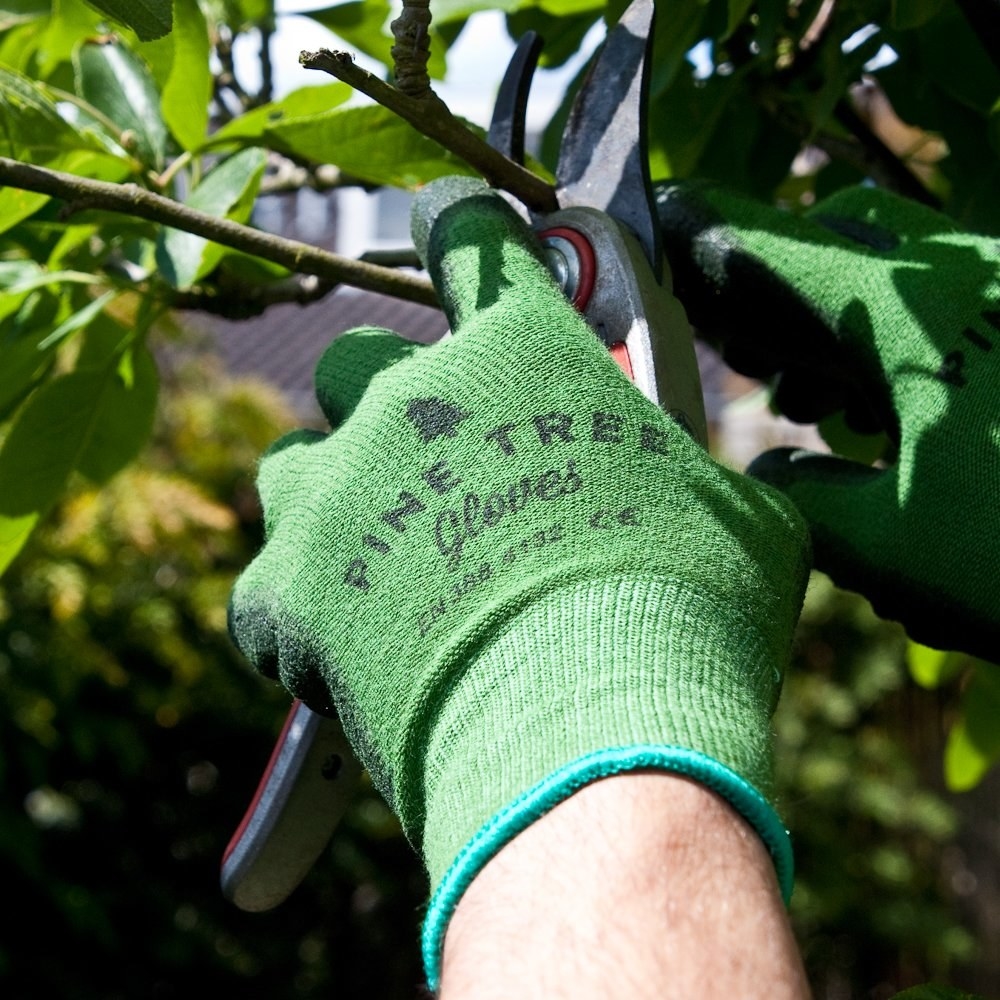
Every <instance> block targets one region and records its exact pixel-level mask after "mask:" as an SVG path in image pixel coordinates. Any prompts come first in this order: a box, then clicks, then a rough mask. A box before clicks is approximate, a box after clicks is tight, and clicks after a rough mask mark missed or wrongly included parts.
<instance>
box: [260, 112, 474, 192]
mask: <svg viewBox="0 0 1000 1000" xmlns="http://www.w3.org/2000/svg"><path fill="white" fill-rule="evenodd" d="M265 134H266V136H267V138H268V139H269V140H270V141H271V142H273V143H274V145H275V147H276V148H278V149H281V150H283V151H284V152H287V153H289V154H291V155H294V156H302V157H305V158H306V159H308V160H312V161H313V162H315V163H332V164H334V165H336V166H338V167H340V168H341V169H342V170H344V171H346V172H347V173H349V174H352V175H354V176H355V177H358V178H360V179H362V180H365V181H370V182H371V183H373V184H388V185H391V186H393V187H401V188H409V189H414V188H417V187H419V186H420V185H422V184H426V183H427V182H428V181H430V180H433V179H434V178H435V177H442V176H444V175H446V174H467V175H469V174H473V173H474V171H473V170H472V169H471V168H470V167H469V166H468V164H466V163H465V162H464V161H463V160H461V159H459V158H458V157H457V156H454V155H453V154H451V153H449V152H447V151H446V150H445V149H443V148H442V147H441V146H439V145H438V144H437V143H436V142H434V141H433V140H432V139H428V138H427V137H426V136H423V135H421V134H420V133H419V132H418V131H417V130H416V129H414V128H412V127H411V126H410V125H407V124H406V123H405V122H403V121H401V120H400V119H399V118H397V117H396V115H394V114H393V113H392V112H391V111H389V110H388V109H387V108H382V107H376V106H370V107H362V108H346V109H345V110H343V111H334V112H332V113H330V114H327V115H317V116H316V117H315V118H312V119H310V118H301V119H298V120H296V121H291V122H285V123H282V122H279V123H278V124H276V125H272V126H271V127H270V128H268V129H267V131H266V133H265Z"/></svg>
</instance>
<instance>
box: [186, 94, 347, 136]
mask: <svg viewBox="0 0 1000 1000" xmlns="http://www.w3.org/2000/svg"><path fill="white" fill-rule="evenodd" d="M353 92H354V91H353V89H352V88H351V87H350V86H349V85H348V84H346V83H328V84H322V85H320V86H318V87H300V88H299V89H298V90H293V91H292V92H291V93H290V94H287V95H286V96H285V97H283V98H282V99H281V100H280V101H272V102H271V103H270V104H264V105H262V106H261V107H259V108H254V109H253V110H252V111H248V112H246V113H245V114H242V115H239V116H238V117H237V118H234V119H233V120H232V121H230V122H226V124H225V125H223V126H222V128H220V129H219V130H218V131H217V132H214V133H213V134H212V135H211V136H209V137H208V139H207V140H206V141H205V143H204V148H206V149H208V148H211V147H214V146H221V145H226V144H228V143H230V142H239V143H240V144H244V143H245V144H248V145H250V144H254V143H263V142H264V138H265V133H266V132H267V130H268V129H269V128H270V127H271V126H273V125H276V124H278V123H279V122H282V123H285V124H287V123H288V122H292V121H295V120H296V119H298V118H313V117H315V116H316V115H321V114H323V113H325V112H327V111H331V110H333V109H334V108H336V107H337V106H338V105H340V104H343V103H344V102H345V101H346V100H348V99H349V98H350V96H351V95H352V94H353Z"/></svg>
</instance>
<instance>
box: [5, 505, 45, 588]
mask: <svg viewBox="0 0 1000 1000" xmlns="http://www.w3.org/2000/svg"><path fill="white" fill-rule="evenodd" d="M39 516H40V515H38V514H24V515H22V516H21V517H7V516H6V515H5V514H0V574H2V573H5V572H6V570H7V567H8V566H9V565H10V564H11V562H13V560H14V558H15V556H16V555H17V554H18V552H20V551H21V549H23V548H24V544H25V542H27V540H28V539H29V538H30V537H31V533H32V531H34V530H35V525H36V524H37V523H38V519H39Z"/></svg>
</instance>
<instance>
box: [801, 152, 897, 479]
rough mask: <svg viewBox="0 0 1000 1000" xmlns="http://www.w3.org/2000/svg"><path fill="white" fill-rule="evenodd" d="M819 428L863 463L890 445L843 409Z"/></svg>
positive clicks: (835, 448) (840, 451) (837, 448)
mask: <svg viewBox="0 0 1000 1000" xmlns="http://www.w3.org/2000/svg"><path fill="white" fill-rule="evenodd" d="M786 166H787V164H786ZM817 430H818V431H819V434H820V437H822V438H823V440H824V441H825V442H826V443H827V444H828V445H829V446H830V450H831V451H832V452H834V453H835V454H837V455H840V456H841V457H842V458H849V459H850V460H851V461H852V462H860V463H861V464H862V465H872V464H874V463H875V462H876V461H877V460H878V459H880V458H882V456H883V455H884V454H885V453H886V449H887V448H888V447H889V438H888V436H887V435H885V434H859V433H858V432H857V431H854V430H852V429H851V428H850V427H848V426H847V422H846V421H845V420H844V414H843V412H842V411H841V412H837V413H833V414H831V415H830V416H829V417H824V418H823V420H821V421H820V422H819V424H818V425H817Z"/></svg>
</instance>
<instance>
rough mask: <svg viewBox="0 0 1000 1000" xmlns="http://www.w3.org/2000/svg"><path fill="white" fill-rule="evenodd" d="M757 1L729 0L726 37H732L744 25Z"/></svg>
mask: <svg viewBox="0 0 1000 1000" xmlns="http://www.w3.org/2000/svg"><path fill="white" fill-rule="evenodd" d="M754 3H755V0H728V6H729V19H728V22H727V25H726V34H725V37H726V38H729V36H730V35H732V33H733V32H734V31H735V30H736V29H737V28H738V27H739V26H740V25H741V24H742V23H743V21H744V19H745V18H746V16H747V13H748V12H749V10H750V8H751V7H753V5H754Z"/></svg>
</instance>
